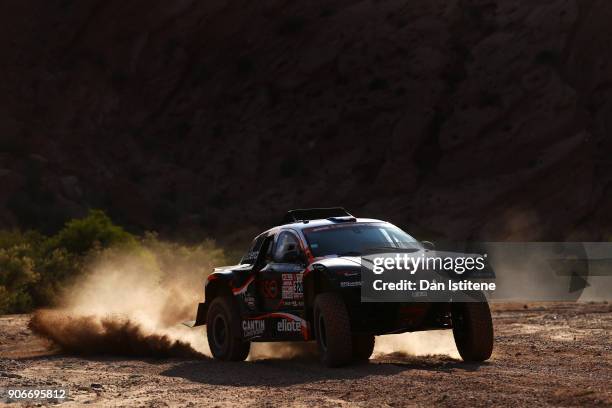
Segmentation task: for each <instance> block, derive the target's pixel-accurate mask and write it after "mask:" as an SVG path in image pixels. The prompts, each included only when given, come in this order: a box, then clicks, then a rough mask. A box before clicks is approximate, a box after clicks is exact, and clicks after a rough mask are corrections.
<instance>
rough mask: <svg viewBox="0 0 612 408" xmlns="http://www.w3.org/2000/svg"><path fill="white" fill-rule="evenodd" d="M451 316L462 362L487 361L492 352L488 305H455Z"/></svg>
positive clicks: (476, 303) (477, 303)
mask: <svg viewBox="0 0 612 408" xmlns="http://www.w3.org/2000/svg"><path fill="white" fill-rule="evenodd" d="M451 314H452V322H453V336H454V337H455V344H456V345H457V350H458V351H459V355H461V358H462V359H463V361H470V362H481V361H485V360H487V359H489V357H491V353H492V352H493V321H492V319H491V310H490V309H489V304H488V303H487V302H469V303H456V304H454V305H453V307H452V313H451Z"/></svg>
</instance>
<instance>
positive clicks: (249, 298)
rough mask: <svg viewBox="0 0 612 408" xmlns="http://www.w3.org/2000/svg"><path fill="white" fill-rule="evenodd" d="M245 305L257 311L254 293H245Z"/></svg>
mask: <svg viewBox="0 0 612 408" xmlns="http://www.w3.org/2000/svg"><path fill="white" fill-rule="evenodd" d="M243 299H244V303H245V304H246V305H247V307H248V308H249V309H251V310H254V309H255V296H253V294H252V293H248V292H245V293H244V295H243Z"/></svg>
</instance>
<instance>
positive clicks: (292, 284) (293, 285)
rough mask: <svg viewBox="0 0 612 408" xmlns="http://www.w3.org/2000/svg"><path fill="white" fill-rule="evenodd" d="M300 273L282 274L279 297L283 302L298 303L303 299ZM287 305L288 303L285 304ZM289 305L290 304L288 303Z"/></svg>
mask: <svg viewBox="0 0 612 408" xmlns="http://www.w3.org/2000/svg"><path fill="white" fill-rule="evenodd" d="M302 279H303V274H302V273H283V274H282V282H283V283H282V287H281V295H282V298H283V300H285V301H299V300H302V299H303V298H304V286H303V284H302ZM285 303H288V302H285ZM289 303H291V302H289Z"/></svg>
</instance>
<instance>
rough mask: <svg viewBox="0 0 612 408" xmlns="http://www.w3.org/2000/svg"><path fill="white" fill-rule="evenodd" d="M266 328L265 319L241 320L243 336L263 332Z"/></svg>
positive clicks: (252, 335) (256, 334)
mask: <svg viewBox="0 0 612 408" xmlns="http://www.w3.org/2000/svg"><path fill="white" fill-rule="evenodd" d="M265 330H266V322H265V320H243V321H242V332H243V335H244V337H254V336H259V335H261V334H263V332H264V331H265Z"/></svg>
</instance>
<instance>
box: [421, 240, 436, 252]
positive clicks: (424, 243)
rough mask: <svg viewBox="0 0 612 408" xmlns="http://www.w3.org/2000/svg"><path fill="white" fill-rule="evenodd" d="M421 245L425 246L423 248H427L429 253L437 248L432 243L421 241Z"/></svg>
mask: <svg viewBox="0 0 612 408" xmlns="http://www.w3.org/2000/svg"><path fill="white" fill-rule="evenodd" d="M421 245H423V248H425V249H426V250H427V251H433V250H434V249H436V246H435V245H434V243H433V242H431V241H421Z"/></svg>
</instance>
